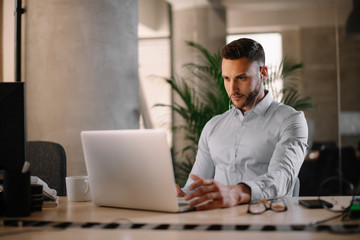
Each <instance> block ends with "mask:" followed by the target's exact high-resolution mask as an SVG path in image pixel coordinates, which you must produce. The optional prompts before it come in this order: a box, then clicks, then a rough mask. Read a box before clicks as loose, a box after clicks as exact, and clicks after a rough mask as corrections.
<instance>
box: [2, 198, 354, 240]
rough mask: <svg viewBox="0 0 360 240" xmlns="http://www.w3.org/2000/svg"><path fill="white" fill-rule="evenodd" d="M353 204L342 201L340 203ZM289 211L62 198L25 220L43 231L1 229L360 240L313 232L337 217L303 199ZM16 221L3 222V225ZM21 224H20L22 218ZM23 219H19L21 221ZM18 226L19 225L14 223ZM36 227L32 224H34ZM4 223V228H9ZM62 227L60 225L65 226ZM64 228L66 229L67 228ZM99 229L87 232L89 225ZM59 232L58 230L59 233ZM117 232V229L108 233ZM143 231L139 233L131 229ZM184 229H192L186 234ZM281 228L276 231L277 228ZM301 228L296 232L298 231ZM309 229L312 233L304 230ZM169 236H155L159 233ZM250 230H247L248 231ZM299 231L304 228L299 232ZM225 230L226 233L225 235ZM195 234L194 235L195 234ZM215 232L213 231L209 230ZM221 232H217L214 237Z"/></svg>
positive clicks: (42, 235) (22, 230) (28, 233)
mask: <svg viewBox="0 0 360 240" xmlns="http://www.w3.org/2000/svg"><path fill="white" fill-rule="evenodd" d="M302 198H306V197H302ZM349 199H350V198H347V197H337V200H338V201H339V202H344V203H345V202H348V201H349ZM286 201H287V204H288V211H286V212H282V213H277V212H273V211H267V212H265V213H263V214H260V215H250V214H248V213H247V205H240V206H236V207H232V208H227V209H217V210H210V211H201V212H187V213H176V214H174V213H162V212H152V211H140V210H129V209H119V208H107V207H99V206H95V205H94V204H93V203H92V202H68V201H67V199H66V198H64V197H63V198H60V201H59V206H58V207H56V208H45V209H43V210H42V211H41V212H34V213H32V214H31V216H30V217H26V218H21V219H22V220H24V221H25V222H23V224H25V225H26V224H29V223H31V224H33V223H34V222H35V223H36V222H39V221H47V222H42V223H45V225H44V226H42V227H34V226H32V227H29V226H20V227H8V226H5V227H4V226H3V227H0V239H10V240H11V239H13V240H16V239H24V237H25V238H27V239H32V238H34V239H50V238H51V239H52V240H56V239H64V238H70V237H71V238H72V239H73V238H76V239H99V238H106V239H113V238H114V239H115V238H116V239H122V238H124V239H239V237H241V238H244V239H261V238H266V239H309V238H311V239H359V238H360V234H334V233H331V232H330V231H328V230H326V229H325V230H322V231H317V230H316V228H313V229H312V230H309V228H308V224H309V223H310V222H312V221H314V220H315V221H316V220H322V219H325V218H329V217H332V216H335V215H336V214H335V213H332V212H329V211H326V210H324V209H307V208H305V207H303V206H301V205H299V204H298V198H287V199H286ZM9 219H10V220H11V218H2V220H6V221H7V220H9ZM19 219H20V218H19ZM19 219H18V218H17V219H16V221H14V222H17V223H18V221H17V220H19ZM12 220H15V219H12ZM30 221H32V222H30ZM3 223H4V222H3ZM59 223H60V224H59ZM61 223H63V224H62V225H61ZM86 223H87V224H88V225H91V224H89V223H98V224H93V226H94V227H89V228H84V227H83V226H84V224H86ZM326 224H327V225H330V226H335V227H338V226H339V225H342V224H355V225H359V224H360V220H356V221H347V222H342V221H341V220H340V219H335V220H332V221H329V222H327V223H326ZM55 226H56V227H55ZM105 226H106V227H109V228H111V227H113V228H114V229H105ZM129 226H132V227H139V229H131V228H130V227H129ZM184 226H190V228H189V229H188V230H184ZM264 226H267V228H266V229H267V231H264V230H265V228H264ZM274 226H276V229H274V228H273V227H274ZM294 226H295V228H294ZM304 226H305V229H308V230H304ZM162 227H164V228H166V230H164V229H163V230H154V229H155V228H160V229H161V228H162ZM244 227H245V228H246V230H244V229H245V228H244ZM296 227H300V228H299V229H300V230H299V229H298V230H296ZM220 228H222V229H223V230H221V231H220V230H219V229H220ZM190 229H191V230H190ZM209 229H212V230H213V231H211V230H209ZM214 230H215V231H214Z"/></svg>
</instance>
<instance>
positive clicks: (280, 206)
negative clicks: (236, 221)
mask: <svg viewBox="0 0 360 240" xmlns="http://www.w3.org/2000/svg"><path fill="white" fill-rule="evenodd" d="M267 210H272V211H275V212H285V211H286V210H287V206H286V203H285V201H284V199H282V198H277V199H273V200H271V201H270V202H269V201H267V200H266V199H261V200H260V201H252V202H250V203H249V205H248V213H250V214H260V213H263V212H266V211H267Z"/></svg>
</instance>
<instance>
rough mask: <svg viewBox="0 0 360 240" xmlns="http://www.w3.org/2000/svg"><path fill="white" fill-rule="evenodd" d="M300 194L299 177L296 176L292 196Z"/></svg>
mask: <svg viewBox="0 0 360 240" xmlns="http://www.w3.org/2000/svg"><path fill="white" fill-rule="evenodd" d="M299 194H300V179H299V178H298V177H297V178H296V180H295V186H294V190H293V195H292V196H293V197H298V196H299Z"/></svg>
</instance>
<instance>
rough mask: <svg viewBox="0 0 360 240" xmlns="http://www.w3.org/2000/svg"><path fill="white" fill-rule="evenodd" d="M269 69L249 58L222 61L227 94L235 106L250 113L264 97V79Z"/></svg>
mask: <svg viewBox="0 0 360 240" xmlns="http://www.w3.org/2000/svg"><path fill="white" fill-rule="evenodd" d="M266 74H267V68H266V67H265V66H263V67H260V66H259V64H258V63H257V62H252V63H250V62H249V61H248V60H247V58H240V59H236V60H230V59H225V58H224V59H223V60H222V76H223V78H224V85H225V89H226V92H227V94H228V96H229V98H230V99H231V101H232V103H233V104H234V106H235V107H236V108H238V109H241V110H244V111H248V110H250V109H251V108H252V107H253V106H254V105H255V101H259V100H261V99H262V98H263V97H264V86H263V81H262V79H263V77H266Z"/></svg>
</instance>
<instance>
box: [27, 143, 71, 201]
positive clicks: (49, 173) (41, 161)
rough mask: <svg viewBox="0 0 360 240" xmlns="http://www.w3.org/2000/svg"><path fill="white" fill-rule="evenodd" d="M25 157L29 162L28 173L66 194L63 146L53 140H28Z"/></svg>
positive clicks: (61, 194)
mask: <svg viewBox="0 0 360 240" xmlns="http://www.w3.org/2000/svg"><path fill="white" fill-rule="evenodd" d="M26 158H27V161H29V162H30V173H31V175H32V176H37V177H39V178H40V179H42V180H43V181H44V182H46V183H47V184H48V186H49V187H50V188H52V189H55V190H56V191H57V194H58V196H65V195H66V185H65V177H66V154H65V150H64V148H63V147H62V146H61V145H60V144H58V143H54V142H47V141H28V142H27V143H26Z"/></svg>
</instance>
